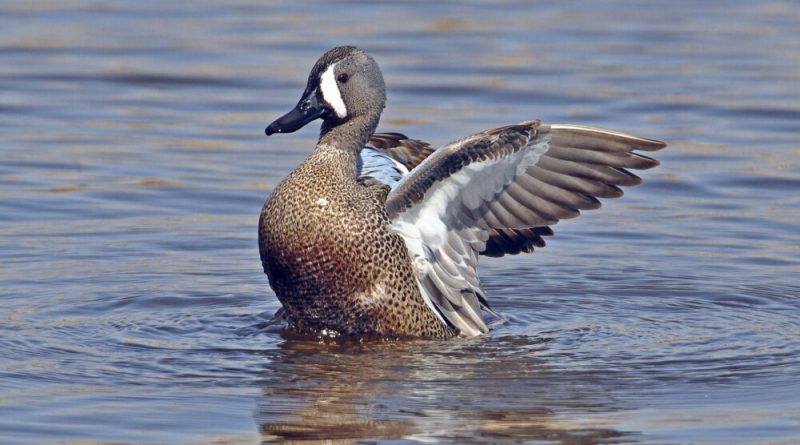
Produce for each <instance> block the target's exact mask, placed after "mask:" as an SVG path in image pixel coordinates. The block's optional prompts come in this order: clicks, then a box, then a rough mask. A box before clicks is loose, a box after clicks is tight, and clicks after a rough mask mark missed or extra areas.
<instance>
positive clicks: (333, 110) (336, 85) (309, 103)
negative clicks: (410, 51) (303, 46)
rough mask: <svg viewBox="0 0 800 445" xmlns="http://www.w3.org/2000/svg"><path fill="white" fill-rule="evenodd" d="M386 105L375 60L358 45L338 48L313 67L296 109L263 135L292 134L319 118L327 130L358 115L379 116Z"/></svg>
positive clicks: (276, 122)
mask: <svg viewBox="0 0 800 445" xmlns="http://www.w3.org/2000/svg"><path fill="white" fill-rule="evenodd" d="M385 103H386V86H385V85H384V83H383V74H381V70H380V68H378V64H377V63H376V62H375V60H374V59H373V58H372V57H370V56H369V55H368V54H367V53H365V52H364V51H362V50H361V49H359V48H356V47H355V46H339V47H336V48H333V49H331V50H330V51H328V52H326V53H325V54H323V55H322V57H320V59H319V60H318V61H317V63H316V64H314V68H312V69H311V74H309V75H308V83H307V84H306V89H305V91H304V92H303V96H302V97H301V98H300V102H298V103H297V105H296V106H295V107H294V109H292V110H291V111H289V112H288V113H286V114H285V115H283V116H281V117H280V118H278V119H277V120H275V122H273V123H271V124H269V126H268V127H267V129H266V130H264V132H265V133H266V134H267V136H269V135H271V134H274V133H291V132H293V131H297V130H299V129H300V128H302V127H303V126H304V125H306V124H307V123H309V122H311V121H313V120H314V119H317V118H321V119H322V120H323V131H324V128H332V127H334V126H337V125H341V124H342V123H344V122H345V121H347V120H350V119H352V118H354V117H357V116H376V117H377V116H380V113H381V111H382V110H383V106H384V104H385ZM376 122H377V121H376Z"/></svg>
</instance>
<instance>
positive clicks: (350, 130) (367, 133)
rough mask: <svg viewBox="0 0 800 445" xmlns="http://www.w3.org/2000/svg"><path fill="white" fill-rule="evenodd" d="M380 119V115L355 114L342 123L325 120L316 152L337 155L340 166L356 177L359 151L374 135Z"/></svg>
mask: <svg viewBox="0 0 800 445" xmlns="http://www.w3.org/2000/svg"><path fill="white" fill-rule="evenodd" d="M379 120H380V115H377V116H374V117H373V116H367V115H362V116H354V117H352V118H350V119H348V120H347V121H346V122H344V123H342V124H340V125H331V124H328V123H327V122H323V123H322V129H321V130H320V136H319V142H318V143H317V149H316V150H315V152H317V153H315V154H320V155H326V156H330V155H335V156H336V157H337V158H339V159H340V161H339V162H340V165H339V166H338V167H340V168H341V169H342V170H343V171H344V172H345V174H346V175H347V176H349V177H352V178H353V179H355V177H356V158H357V157H358V153H359V152H360V151H361V149H362V148H364V145H366V144H367V142H368V141H369V138H370V137H372V133H374V132H375V128H377V127H378V121H379ZM342 164H343V165H342Z"/></svg>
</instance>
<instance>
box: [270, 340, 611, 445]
mask: <svg viewBox="0 0 800 445" xmlns="http://www.w3.org/2000/svg"><path fill="white" fill-rule="evenodd" d="M543 348H544V343H543V342H542V341H535V340H530V339H527V338H505V339H503V338H477V339H470V340H460V341H452V340H451V341H446V342H441V341H414V342H393V343H389V342H384V343H369V344H349V345H347V344H344V345H343V344H323V343H317V342H304V341H296V340H288V341H286V342H284V343H283V344H282V345H281V347H280V348H279V350H277V351H275V352H274V355H273V356H272V357H271V362H270V363H269V364H268V365H267V370H266V374H265V377H266V381H265V383H264V386H263V391H264V396H265V397H264V400H263V402H262V404H261V405H260V406H259V408H258V411H257V414H256V418H257V420H258V422H259V424H260V430H261V432H262V435H263V441H264V442H265V443H275V442H280V443H320V444H321V443H326V444H349V443H355V442H360V441H365V440H378V439H381V440H391V439H412V440H419V441H426V442H440V441H443V440H444V441H448V442H458V443H486V442H490V443H491V442H497V441H500V442H511V443H515V442H520V441H524V440H542V441H547V442H549V443H557V444H576V445H577V444H580V445H590V444H597V443H613V442H615V441H616V440H617V439H619V438H622V437H623V436H624V435H626V433H624V432H620V431H617V430H615V429H613V428H610V427H607V425H601V426H600V427H598V425H594V424H587V422H586V421H585V420H580V417H579V416H575V417H576V419H569V418H568V417H569V415H568V414H566V415H565V414H564V413H581V414H587V413H604V412H609V411H617V410H619V409H620V407H618V406H616V407H615V406H614V405H615V403H614V402H612V400H611V398H610V397H609V394H610V386H609V385H612V382H609V381H608V380H607V379H606V380H605V381H604V379H603V377H602V376H594V377H591V376H583V377H589V378H590V380H592V381H584V380H583V379H582V381H575V378H579V377H580V376H576V375H569V374H570V373H564V372H563V370H561V371H559V370H556V369H553V368H552V367H550V366H548V365H547V364H546V363H544V362H543V361H542V360H541V359H538V358H537V357H536V352H537V350H542V349H543ZM595 423H596V422H595Z"/></svg>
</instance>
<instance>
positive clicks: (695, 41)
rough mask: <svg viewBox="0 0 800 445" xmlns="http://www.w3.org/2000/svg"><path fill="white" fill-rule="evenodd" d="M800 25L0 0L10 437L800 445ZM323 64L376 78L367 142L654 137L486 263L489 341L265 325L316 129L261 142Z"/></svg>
mask: <svg viewBox="0 0 800 445" xmlns="http://www.w3.org/2000/svg"><path fill="white" fill-rule="evenodd" d="M798 21H800V7H798V6H797V5H796V4H795V3H794V2H791V1H767V2H750V1H736V0H733V1H728V2H708V3H705V4H704V3H702V2H691V1H677V2H676V1H671V2H651V3H649V4H648V6H647V7H646V8H642V7H640V4H639V3H638V2H626V1H611V0H608V1H599V2H592V3H591V4H587V5H583V6H578V5H568V4H564V3H563V2H537V3H533V4H531V3H528V2H513V1H509V2H502V3H496V2H480V1H472V2H460V3H457V4H445V3H430V2H418V3H408V2H396V3H392V2H381V3H380V4H375V5H364V4H361V3H360V2H348V1H339V2H327V1H326V2H322V1H319V2H297V3H290V4H282V5H274V4H270V2H255V1H244V0H242V1H237V2H226V3H225V6H221V5H219V4H217V3H215V2H192V3H186V4H166V3H163V2H154V1H153V2H151V1H145V2H134V1H116V2H97V1H85V2H66V1H65V2H60V1H45V2H36V3H31V2H24V1H6V2H3V4H2V5H0V61H2V63H0V91H2V93H1V94H0V442H6V443H30V444H38V443H67V444H78V443H80V444H93V443H115V444H127V443H225V444H230V443H259V442H266V443H272V442H282V441H283V442H287V443H356V442H376V441H377V442H379V443H420V442H442V443H460V444H463V443H554V444H584V445H585V444H599V443H648V444H650V443H652V444H667V443H700V444H723V443H724V444H731V443H738V444H751V443H752V444H756V443H768V444H787V445H788V444H794V443H798V442H800V383H798V382H800V303H799V302H798V301H799V300H798V295H800V279H798V277H799V276H800V273H799V272H800V143H799V142H798V141H799V140H800V131H799V130H800V88H798V85H800V32H798V28H797V23H798ZM338 44H357V45H361V46H363V47H364V48H366V49H367V50H368V51H370V52H371V53H372V54H374V56H375V57H376V58H377V60H378V62H379V63H380V64H381V67H382V69H383V71H384V74H385V76H386V80H387V84H388V96H389V101H388V106H387V109H386V113H385V115H384V118H383V120H382V125H381V128H382V129H384V130H386V131H400V132H404V133H407V134H409V135H412V136H414V137H417V138H422V139H426V140H429V141H431V142H432V143H434V144H435V145H439V144H443V143H446V142H448V141H450V140H453V139H456V138H459V137H462V136H464V135H466V134H468V133H470V132H473V131H477V130H481V129H485V128H490V127H493V126H497V125H502V124H508V123H513V122H517V121H521V120H525V119H530V118H541V119H543V120H545V121H546V122H563V123H583V124H589V125H595V126H604V127H609V128H615V129H620V130H626V131H630V132H633V133H635V134H640V135H643V136H648V137H653V138H657V139H662V140H665V141H667V142H668V143H669V144H670V147H669V148H668V149H667V150H666V151H663V152H659V153H657V154H656V156H657V157H658V158H659V159H660V160H661V161H662V163H663V165H662V166H661V167H659V168H658V169H655V170H651V171H647V172H643V174H642V176H643V177H644V178H645V183H644V185H642V186H640V187H638V188H635V189H630V190H629V191H627V193H626V196H625V197H624V198H623V199H620V200H614V201H607V202H606V203H605V205H604V207H603V208H602V209H600V210H596V211H592V212H586V214H584V215H583V216H581V217H580V218H578V219H576V220H571V221H565V222H562V223H560V224H558V225H557V226H556V227H555V231H556V232H557V235H556V236H555V237H553V238H551V239H550V240H548V246H547V247H546V248H544V249H540V250H537V252H536V253H535V254H534V255H527V256H514V257H508V258H500V259H485V260H484V261H483V263H482V268H481V271H482V277H483V280H484V284H485V287H486V290H487V292H488V294H489V295H490V297H491V301H492V302H493V304H494V307H495V309H496V310H498V311H499V312H501V313H502V314H504V315H505V316H506V317H507V318H508V321H507V322H506V323H505V324H502V325H500V326H498V327H496V329H494V330H493V331H492V333H491V334H490V335H487V336H484V337H479V338H473V339H468V340H454V341H446V342H445V341H417V342H404V343H369V344H363V345H358V344H349V345H327V344H317V343H314V342H307V341H300V340H297V339H292V338H290V337H287V336H285V335H283V334H282V333H281V332H280V331H279V330H277V329H266V330H259V329H258V327H259V326H261V325H262V324H263V323H264V322H265V321H266V320H267V319H268V318H269V316H270V315H271V314H272V313H273V312H274V311H275V310H277V308H278V303H277V300H276V299H275V297H274V294H273V293H272V291H271V290H269V288H268V286H267V283H266V277H265V276H264V275H263V273H262V272H261V266H260V263H259V259H258V250H257V244H256V225H257V218H258V214H259V211H260V208H261V205H262V203H263V201H264V199H265V198H266V196H267V195H268V194H269V192H270V190H271V189H272V188H273V187H274V185H275V184H276V183H277V182H278V181H280V180H281V179H282V178H283V177H284V176H285V175H286V174H287V173H288V172H289V171H290V170H291V169H292V168H293V166H295V165H297V164H298V163H299V162H301V161H302V159H303V158H304V157H305V156H306V155H307V153H308V152H309V150H310V148H311V147H312V146H313V143H314V141H315V132H316V128H311V127H314V126H313V125H312V126H310V128H306V129H304V130H302V131H300V132H298V133H296V134H293V135H288V136H287V135H279V136H275V137H272V138H269V139H266V138H265V137H264V136H263V133H262V132H263V128H264V126H265V125H266V124H267V123H268V122H269V121H270V120H272V119H274V118H275V117H276V116H278V115H280V114H281V113H283V112H285V111H287V110H288V109H289V107H291V106H292V105H294V103H295V102H296V100H297V99H298V98H299V94H300V93H301V91H302V89H303V87H304V84H305V79H306V76H307V72H308V69H309V68H310V67H311V65H312V64H313V62H314V61H315V60H316V58H317V57H318V56H319V55H320V54H322V52H323V51H325V50H326V49H328V48H330V47H332V46H335V45H338ZM326 440H328V441H329V442H325V441H326Z"/></svg>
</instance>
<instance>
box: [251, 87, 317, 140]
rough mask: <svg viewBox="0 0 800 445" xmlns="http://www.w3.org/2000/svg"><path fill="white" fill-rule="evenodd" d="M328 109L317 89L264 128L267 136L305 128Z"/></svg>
mask: <svg viewBox="0 0 800 445" xmlns="http://www.w3.org/2000/svg"><path fill="white" fill-rule="evenodd" d="M326 112H327V109H326V108H325V107H324V106H323V105H322V104H321V103H320V101H319V99H317V90H316V89H314V90H312V91H311V92H310V93H308V94H306V95H305V96H303V98H302V99H300V102H298V103H297V106H295V107H294V108H293V109H292V111H290V112H288V113H286V114H284V115H283V116H281V117H279V118H278V119H276V120H275V122H273V123H271V124H269V126H268V127H267V128H266V130H264V133H266V134H267V136H270V135H272V134H275V133H292V132H294V131H297V130H299V129H301V128H303V127H304V126H305V125H306V124H307V123H309V122H311V121H313V120H314V119H317V118H319V117H322V116H323V115H324V114H325V113H326Z"/></svg>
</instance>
